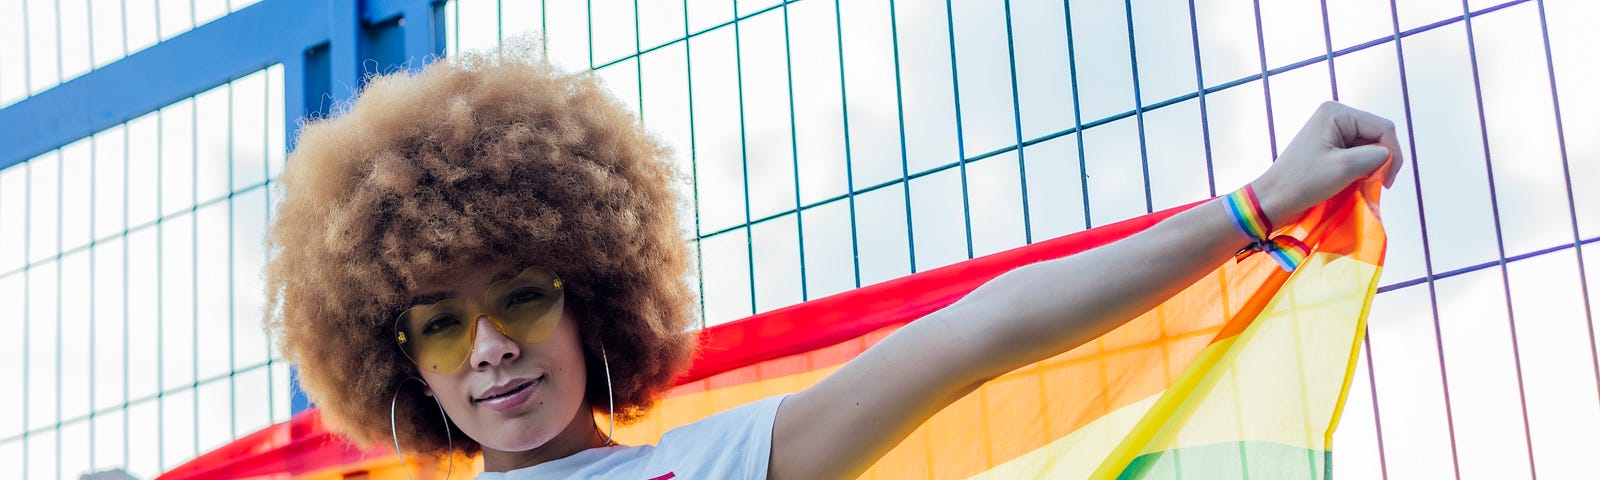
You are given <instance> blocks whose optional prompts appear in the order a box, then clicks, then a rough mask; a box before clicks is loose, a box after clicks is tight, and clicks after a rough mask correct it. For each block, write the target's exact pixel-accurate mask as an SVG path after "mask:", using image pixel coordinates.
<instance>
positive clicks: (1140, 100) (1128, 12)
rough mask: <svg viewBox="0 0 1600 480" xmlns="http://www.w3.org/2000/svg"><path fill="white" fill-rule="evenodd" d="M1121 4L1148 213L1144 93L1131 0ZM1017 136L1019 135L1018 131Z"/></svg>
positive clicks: (1152, 204)
mask: <svg viewBox="0 0 1600 480" xmlns="http://www.w3.org/2000/svg"><path fill="white" fill-rule="evenodd" d="M1122 5H1123V7H1122V9H1123V13H1124V14H1125V16H1126V17H1127V19H1128V65H1129V67H1130V69H1131V70H1132V71H1133V106H1134V107H1135V108H1134V118H1135V124H1136V125H1137V126H1138V128H1139V168H1140V172H1141V173H1142V174H1143V175H1144V178H1143V180H1144V211H1145V213H1150V212H1154V211H1156V207H1155V201H1153V200H1152V199H1151V197H1152V195H1151V193H1150V149H1149V147H1148V143H1147V140H1146V139H1145V132H1144V109H1143V108H1139V107H1142V106H1144V94H1143V93H1141V92H1140V88H1139V47H1138V42H1137V41H1135V40H1134V36H1133V0H1123V2H1122ZM1012 81H1013V82H1015V81H1016V80H1015V79H1013V80H1012ZM1019 132H1020V129H1019ZM1018 136H1019V137H1020V136H1021V135H1020V133H1019V135H1018ZM1085 183H1088V182H1087V180H1085Z"/></svg>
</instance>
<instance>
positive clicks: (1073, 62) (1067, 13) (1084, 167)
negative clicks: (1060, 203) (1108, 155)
mask: <svg viewBox="0 0 1600 480" xmlns="http://www.w3.org/2000/svg"><path fill="white" fill-rule="evenodd" d="M1061 12H1062V16H1064V17H1066V18H1065V19H1063V21H1064V22H1066V26H1067V76H1068V78H1071V79H1072V132H1073V133H1074V134H1076V135H1073V140H1075V141H1076V142H1077V143H1078V184H1079V185H1081V186H1082V187H1083V229H1084V230H1088V229H1090V228H1093V226H1094V221H1093V220H1091V218H1092V217H1090V214H1089V163H1088V159H1087V158H1086V157H1085V156H1084V154H1083V135H1082V133H1083V129H1084V128H1085V127H1084V125H1083V100H1082V98H1080V96H1079V95H1078V49H1077V46H1076V45H1074V44H1073V41H1072V37H1073V32H1072V3H1071V2H1069V1H1067V0H1061Z"/></svg>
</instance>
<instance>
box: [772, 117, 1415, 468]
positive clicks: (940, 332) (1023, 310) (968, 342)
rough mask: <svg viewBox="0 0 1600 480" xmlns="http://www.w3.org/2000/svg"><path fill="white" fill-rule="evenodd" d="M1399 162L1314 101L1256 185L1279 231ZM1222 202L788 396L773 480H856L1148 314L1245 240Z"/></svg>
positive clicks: (913, 330) (1017, 287)
mask: <svg viewBox="0 0 1600 480" xmlns="http://www.w3.org/2000/svg"><path fill="white" fill-rule="evenodd" d="M1391 152H1392V153H1393V154H1394V156H1393V160H1394V161H1391V162H1388V163H1387V165H1389V169H1388V170H1387V171H1386V172H1384V180H1385V184H1386V185H1387V184H1390V183H1392V182H1393V178H1394V174H1395V172H1397V171H1398V170H1399V167H1400V164H1401V163H1402V162H1401V158H1400V155H1399V152H1400V150H1399V148H1398V143H1397V142H1396V139H1395V133H1394V125H1393V124H1392V123H1391V122H1389V121H1388V120H1384V119H1382V118H1380V117H1377V116H1375V115H1372V114H1370V113H1366V112H1362V111H1359V110H1355V109H1352V108H1349V107H1345V106H1343V105H1339V104H1336V103H1331V102H1330V103H1326V104H1323V106H1322V107H1321V108H1319V109H1318V110H1317V112H1316V113H1315V114H1313V115H1312V117H1311V120H1310V121H1309V122H1307V124H1306V125H1305V127H1303V128H1302V129H1301V131H1300V132H1299V134H1297V135H1296V136H1295V138H1294V140H1293V141H1291V142H1290V143H1289V145H1288V147H1287V148H1285V149H1284V151H1283V154H1282V155H1280V156H1279V158H1278V160H1277V161H1276V162H1275V163H1274V164H1273V166H1272V167H1271V168H1269V169H1268V170H1267V172H1266V173H1265V174H1263V175H1262V176H1261V177H1260V178H1258V179H1256V180H1255V181H1254V182H1251V185H1252V186H1253V187H1254V188H1255V190H1256V193H1257V195H1258V197H1259V198H1260V200H1261V203H1262V207H1263V209H1264V210H1265V211H1266V213H1267V216H1268V218H1269V220H1270V221H1271V222H1272V223H1273V224H1274V225H1284V224H1287V223H1288V222H1289V221H1291V220H1293V219H1295V218H1298V216H1299V215H1300V214H1301V213H1302V212H1304V211H1305V210H1306V209H1307V208H1310V207H1311V206H1313V205H1316V204H1318V203H1321V202H1322V201H1323V200H1326V199H1327V198H1328V197H1331V196H1333V194H1335V193H1337V192H1339V191H1340V190H1342V189H1343V188H1344V187H1345V186H1348V185H1349V184H1351V183H1352V182H1354V181H1356V180H1357V179H1360V178H1362V177H1365V176H1367V175H1369V174H1371V173H1372V172H1374V171H1375V170H1377V169H1378V168H1379V167H1380V166H1381V165H1385V164H1386V163H1385V160H1387V159H1389V158H1391V157H1390V154H1391ZM1247 243H1248V241H1247V240H1246V238H1245V237H1244V236H1243V235H1241V234H1240V233H1239V232H1238V231H1237V230H1236V229H1235V228H1234V226H1233V224H1232V223H1230V220H1229V218H1228V214H1227V213H1226V211H1225V210H1224V209H1223V207H1222V205H1221V204H1220V203H1219V202H1216V201H1212V202H1207V203H1205V204H1202V205H1199V206H1196V207H1195V208H1191V209H1189V210H1187V211H1185V212H1183V213H1180V214H1178V215H1175V216H1173V217H1171V218H1169V219H1167V220H1166V221H1163V222H1161V223H1159V224H1157V225H1155V226H1152V227H1150V228H1149V229H1146V230H1145V231H1143V232H1140V233H1138V234H1135V235H1133V236H1130V237H1128V238H1126V239H1123V240H1121V241H1118V242H1115V243H1112V244H1110V245H1106V246H1103V247H1100V248H1097V249H1094V250H1090V251H1087V252H1083V253H1079V254H1077V255H1073V256H1070V257H1067V258H1062V259H1058V260H1052V261H1048V262H1041V263H1036V264H1033V265H1028V266H1024V267H1021V268H1017V269H1015V270H1012V271H1010V272H1007V273H1006V274H1004V275H1001V276H999V277H996V278H995V279H994V280H991V281H989V282H988V283H985V284H983V285H982V286H980V287H978V288H977V289H976V290H973V292H972V293H970V294H968V295H967V296H966V297H965V298H962V299H961V300H960V301H958V302H956V303H954V304H952V305H950V306H948V307H945V308H944V309H941V310H939V311H937V312H934V313H932V314H929V315H928V316H926V317H923V318H921V319H919V320H917V321H915V322H912V323H911V324H909V325H907V326H905V327H904V328H901V329H900V330H899V331H896V332H895V333H894V334H892V335H890V336H889V337H888V338H885V339H884V340H883V341H881V342H879V343H878V344H877V345H874V346H873V347H872V348H870V349H868V350H867V351H866V352H863V353H862V354H861V355H860V356H859V357H857V358H855V359H854V360H851V361H850V362H849V363H847V364H845V365H844V366H843V367H841V368H840V369H839V370H838V371H836V372H834V373H833V374H832V375H830V376H828V377H827V378H825V379H823V380H822V381H820V382H818V383H817V384H816V385H813V386H812V387H811V388H808V389H806V390H804V391H801V392H799V393H796V394H794V395H792V396H790V397H789V398H787V399H785V400H784V402H783V404H782V406H781V407H780V408H779V410H778V415H777V420H776V422H775V425H774V426H773V439H772V462H771V465H770V470H769V473H770V476H771V477H772V478H775V479H818V478H854V477H855V476H857V475H860V473H861V472H863V471H864V470H866V469H867V467H870V466H871V465H872V463H873V462H875V461H877V459H878V458H879V457H882V456H883V455H884V454H885V453H888V451H889V450H890V449H891V448H893V447H894V446H895V445H896V444H898V443H899V442H900V441H901V440H903V439H904V438H905V437H906V436H907V435H910V434H911V432H912V431H913V430H915V429H916V427H917V426H918V425H920V424H922V423H923V422H924V421H926V420H927V419H928V418H929V417H931V416H933V414H934V413H937V412H938V411H939V410H942V409H944V408H945V407H946V406H948V405H950V404H951V403H953V402H955V401H956V400H958V399H960V398H961V397H963V396H965V395H966V394H968V393H970V392H972V391H973V390H975V389H977V388H978V387H979V386H981V385H982V384H984V383H985V382H987V381H989V380H990V379H993V378H995V377H998V376H1000V375H1002V374H1005V373H1006V372H1010V371H1011V370H1015V369H1017V368H1020V367H1022V366H1025V365H1028V364H1030V363H1034V362H1037V361H1040V360H1044V359H1046V358H1049V357H1051V356H1054V355H1057V354H1059V353H1061V352H1065V351H1067V350H1070V349H1072V348H1073V347H1076V346H1078V345H1081V344H1083V343H1086V342H1088V341H1090V340H1092V339H1094V338H1096V337H1099V336H1100V335H1103V334H1105V333H1106V332H1109V331H1111V330H1112V329H1115V328H1117V327H1118V326H1121V325H1122V324H1123V323H1126V322H1127V321H1128V320H1131V319H1133V318H1134V317H1136V316H1138V315H1139V314H1141V313H1143V312H1145V311H1147V310H1149V309H1151V308H1154V307H1155V306H1156V305H1158V304H1160V303H1161V301H1162V300H1163V299H1166V298H1169V297H1171V296H1172V295H1175V294H1177V293H1178V291H1180V290H1181V289H1182V288H1183V287H1184V286H1186V285H1189V284H1191V283H1194V282H1195V281H1197V280H1199V279H1200V278H1201V277H1202V276H1204V275H1205V274H1206V273H1208V272H1211V271H1212V270H1214V269H1215V268H1216V266H1217V265H1219V264H1220V263H1221V262H1223V261H1225V260H1226V259H1228V258H1229V257H1230V256H1231V255H1232V254H1233V253H1235V252H1237V251H1238V250H1239V248H1240V247H1243V246H1244V245H1245V244H1247Z"/></svg>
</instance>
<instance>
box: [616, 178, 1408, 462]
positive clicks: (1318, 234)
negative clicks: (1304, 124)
mask: <svg viewBox="0 0 1600 480" xmlns="http://www.w3.org/2000/svg"><path fill="white" fill-rule="evenodd" d="M1378 192H1379V188H1378V187H1377V185H1376V184H1375V183H1367V184H1361V185H1358V186H1354V187H1352V188H1350V189H1347V190H1346V191H1345V192H1343V193H1341V194H1340V195H1338V196H1336V197H1335V198H1333V199H1331V200H1329V201H1328V202H1326V203H1324V204H1322V205H1319V206H1317V207H1315V208H1313V209H1312V210H1311V211H1310V212H1308V213H1307V215H1306V216H1305V217H1304V218H1303V219H1302V220H1301V221H1300V222H1298V223H1297V224H1295V225H1290V226H1288V227H1287V228H1283V229H1281V230H1280V232H1281V233H1286V234H1289V235H1293V236H1295V237H1296V238H1300V239H1304V241H1305V243H1306V244H1307V245H1308V246H1310V247H1311V249H1312V253H1311V254H1310V256H1309V257H1308V258H1307V259H1306V260H1305V263H1304V264H1302V265H1301V266H1300V267H1299V268H1298V269H1297V270H1295V271H1294V272H1293V273H1292V274H1291V273H1289V272H1285V271H1283V270H1282V269H1280V268H1279V267H1278V265H1277V264H1276V263H1275V262H1274V261H1273V260H1272V259H1271V258H1270V257H1269V256H1267V255H1254V256H1250V257H1248V258H1245V259H1244V260H1243V261H1240V262H1238V263H1235V262H1233V261H1229V262H1227V263H1226V264H1224V265H1222V266H1221V267H1220V268H1218V269H1217V270H1216V271H1214V272H1212V273H1211V274H1210V275H1208V276H1207V277H1205V278H1204V279H1203V280H1201V281H1199V282H1197V283H1195V284H1193V285H1191V286H1189V287H1188V288H1187V289H1186V290H1184V291H1183V292H1181V293H1179V294H1178V295H1177V296H1174V297H1173V298H1171V299H1169V300H1167V301H1166V302H1165V303H1163V304H1162V305H1161V306H1159V307H1157V308H1155V309H1153V310H1151V311H1149V312H1148V313H1145V314H1144V315H1142V316H1140V317H1138V318H1136V319H1134V320H1132V321H1130V322H1128V323H1127V324H1125V325H1123V326H1122V327H1120V328H1118V329H1116V330H1114V331H1112V332H1111V333H1109V334H1107V335H1105V336H1103V337H1100V338H1098V339H1095V340H1094V341H1092V342H1090V343H1088V344H1085V345H1082V346H1080V347H1078V348H1075V349H1073V350H1071V351H1068V352H1066V353H1063V354H1060V355H1057V356H1056V357H1054V358H1050V359H1048V360H1045V361H1042V362H1038V363H1035V364H1033V365H1029V366H1027V367H1024V368H1022V369H1019V370H1016V371H1014V372H1011V373H1009V374H1007V375H1004V376H1002V377H1000V378H998V379H996V380H994V381H992V382H990V383H989V384H987V385H985V386H983V387H982V388H980V389H979V390H978V391H976V392H973V393H972V394H970V395H967V396H966V397H965V398H963V399H961V400H960V401H957V402H956V403H955V404H953V405H951V406H950V407H948V408H946V409H945V410H944V411H942V412H940V413H939V414H937V415H936V416H934V417H933V418H932V419H930V420H929V421H928V422H927V423H925V424H923V425H922V427H921V428H919V429H917V431H916V432H914V433H912V434H911V436H910V437H909V438H907V439H906V440H905V441H904V442H902V443H901V444H900V445H899V446H897V447H896V448H895V449H894V450H892V451H891V452H890V453H889V454H888V455H887V456H885V457H884V458H883V459H881V460H880V461H878V463H877V464H876V465H874V466H873V467H872V468H871V470H869V471H868V472H867V474H866V475H865V476H864V477H863V478H872V479H880V478H881V479H904V478H930V479H959V478H984V479H987V478H995V479H1015V478H1095V479H1103V478H1244V477H1246V476H1248V477H1251V478H1274V479H1284V478H1327V477H1329V476H1330V475H1331V468H1332V467H1331V465H1330V464H1331V455H1332V453H1331V447H1330V443H1331V439H1332V437H1333V430H1334V427H1336V426H1337V425H1338V420H1339V412H1340V409H1341V407H1342V406H1343V402H1344V399H1345V396H1346V393H1347V391H1348V389H1349V385H1350V379H1351V374H1352V369H1353V368H1354V365H1355V362H1356V356H1357V355H1358V353H1359V350H1358V349H1359V346H1360V342H1361V339H1362V336H1363V335H1364V332H1365V319H1366V316H1367V311H1368V309H1369V308H1370V306H1371V303H1372V296H1373V294H1374V292H1375V291H1376V288H1377V281H1378V273H1379V270H1380V267H1381V266H1382V265H1383V255H1384V245H1385V242H1386V239H1385V236H1384V233H1383V227H1382V225H1381V223H1380V222H1379V219H1378V213H1377V199H1378ZM1192 206H1193V205H1189V206H1185V207H1179V208H1176V209H1172V210H1168V211H1163V212H1158V213H1154V214H1150V215H1146V216H1143V217H1138V218H1134V219H1131V220H1127V221H1124V222H1121V223H1117V224H1113V225H1108V226H1105V227H1101V228H1096V229H1093V230H1088V231H1084V232H1080V233H1077V234H1074V235H1069V236H1065V237H1061V238H1057V239H1053V240H1049V241H1045V242H1041V243H1036V244H1033V245H1029V246H1026V247H1022V248H1018V249H1015V250H1010V251H1006V252H1002V253H998V254H994V255H990V256H986V257H982V258H978V259H974V260H971V261H967V262H963V263H960V264H956V265H951V266H947V267H944V268H940V269H937V270H930V271H927V272H923V273H918V274H916V275H912V276H909V277H904V278H901V279H897V280H893V281H889V282H885V283H882V284H878V285H873V286H869V287H865V288H861V289H857V290H853V291H849V292H845V293H841V294H838V295H835V296H832V297H828V298H823V299H819V300H815V301H811V302H807V303H803V304H799V305H795V306H792V307H789V308H785V309H782V310H776V311H772V312H769V313H765V314H761V315H757V316H754V317H750V318H747V319H744V320H740V321H738V322H734V323H730V324H726V325H721V326H718V327H713V328H710V329H707V330H706V332H705V334H704V336H703V341H704V342H705V343H704V345H705V347H704V349H703V353H702V357H701V358H700V359H698V361H697V362H696V363H695V364H694V368H693V369H692V370H691V371H690V372H689V374H688V375H687V376H686V377H685V378H684V379H683V381H682V382H681V384H680V386H679V387H677V388H676V389H675V390H673V391H672V392H671V394H670V395H669V396H668V398H667V399H666V400H664V401H663V402H661V404H660V406H659V407H658V408H657V409H656V410H655V413H654V414H652V415H651V416H650V417H649V418H647V419H646V420H645V421H643V422H641V423H639V424H636V425H633V426H630V427H627V428H621V429H618V431H617V436H618V437H619V438H620V439H621V440H622V441H623V442H624V443H646V442H653V441H655V440H656V439H657V438H658V437H659V436H660V434H661V433H662V432H665V431H666V430H668V429H671V428H673V427H676V426H679V425H683V424H685V423H689V422H693V421H695V420H697V419H700V418H703V417H705V416H707V415H711V414H713V413H716V412H719V411H723V410H726V409H728V408H732V407H734V406H737V405H741V404H744V403H746V402H749V401H753V400H757V399H761V398H765V397H768V396H771V395H777V394H782V393H787V392H795V391H799V390H801V389H804V388H806V387H807V386H809V385H811V384H813V383H816V382H817V381H818V380H821V379H822V378H823V377H825V376H827V375H828V374H829V373H830V372H832V371H833V370H834V369H836V368H838V367H839V366H840V365H842V364H844V363H845V362H847V361H849V360H850V359H851V358H854V357H855V356H856V355H858V354H860V353H861V352H863V351H865V350H866V349H867V348H870V347H871V346H872V345H873V344H875V343H877V342H878V341H879V340H882V339H883V338H884V337H886V336H888V335H890V334H892V333H894V331H895V330H897V329H899V328H900V327H902V326H904V325H906V324H907V323H909V322H913V321H916V319H917V318H919V317H921V316H923V315H926V314H927V313H930V312H933V311H935V310H938V309H939V308H942V307H944V306H946V305H949V304H951V303H953V302H955V301H956V300H957V299H959V298H961V297H962V296H963V295H965V294H966V293H967V292H970V291H971V290H972V289H974V288H976V287H977V286H979V285H981V284H983V283H984V282H986V281H988V280H989V279H991V278H994V277H996V276H998V275H1000V274H1001V273H1004V272H1006V271H1008V270H1010V269H1013V268H1016V267H1018V266H1022V265H1026V264H1029V263H1033V262H1037V261H1041V260H1046V259H1051V258H1059V257H1065V256H1069V255H1073V254H1076V253H1078V252H1083V251H1086V250H1089V249H1091V248H1094V247H1097V246H1100V245H1104V244H1107V243H1110V242H1113V241H1116V240H1118V239H1121V238H1123V237H1126V236H1129V235H1132V234H1134V233H1137V232H1138V231H1140V230H1143V229H1145V228H1148V227H1150V226H1151V225H1154V224H1156V223H1157V222H1160V221H1161V220H1162V219H1165V218H1166V217H1168V216H1171V215H1172V214H1174V213H1177V212H1178V211H1181V210H1183V209H1186V208H1190V207H1192ZM907 361H915V359H907Z"/></svg>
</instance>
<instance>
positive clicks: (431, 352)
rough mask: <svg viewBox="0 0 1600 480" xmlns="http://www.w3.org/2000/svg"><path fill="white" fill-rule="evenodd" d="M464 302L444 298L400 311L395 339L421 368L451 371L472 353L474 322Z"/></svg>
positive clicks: (458, 366) (433, 370) (407, 355)
mask: <svg viewBox="0 0 1600 480" xmlns="http://www.w3.org/2000/svg"><path fill="white" fill-rule="evenodd" d="M469 322H470V320H469V319H468V318H467V313H466V309H465V305H463V304H462V302H461V301H459V300H445V301H442V302H439V303H435V304H432V305H418V306H415V307H411V308H410V309H408V310H406V311H405V313H401V314H400V318H399V319H398V320H397V321H396V322H395V340H396V341H397V342H399V343H400V350H401V351H404V352H405V354H406V357H407V358H410V359H411V361H412V362H413V363H416V364H417V366H418V367H421V368H425V369H428V370H429V371H432V372H435V373H448V372H452V371H455V370H456V369H457V368H460V367H461V364H462V363H463V362H465V361H466V360H467V355H468V354H470V353H471V352H472V325H471V324H470V323H469Z"/></svg>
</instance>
